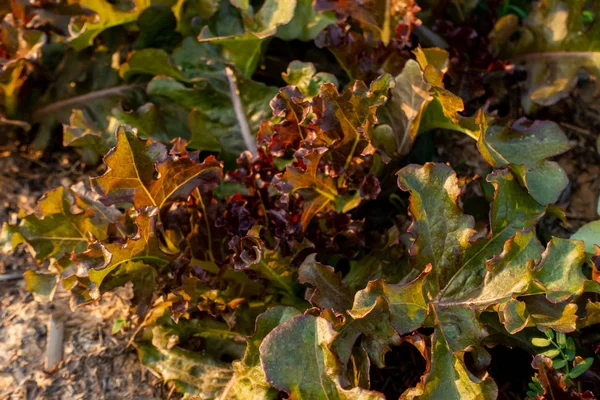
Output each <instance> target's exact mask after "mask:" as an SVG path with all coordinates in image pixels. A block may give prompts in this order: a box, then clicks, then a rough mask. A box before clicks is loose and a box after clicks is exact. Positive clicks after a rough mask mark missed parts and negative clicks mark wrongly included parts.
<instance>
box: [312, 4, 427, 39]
mask: <svg viewBox="0 0 600 400" xmlns="http://www.w3.org/2000/svg"><path fill="white" fill-rule="evenodd" d="M315 9H316V10H317V11H329V10H333V11H335V12H336V14H337V15H338V19H339V20H342V21H343V20H345V19H346V18H348V17H351V18H352V19H354V20H355V21H357V22H358V23H359V24H360V25H361V27H362V28H363V29H364V30H366V31H369V32H371V33H372V34H374V36H375V38H376V39H378V40H381V41H382V42H383V44H384V45H386V46H387V45H388V43H389V42H390V39H391V38H392V36H393V35H394V30H395V28H396V26H397V25H400V24H401V25H404V26H408V27H409V32H410V29H411V27H412V25H413V24H415V25H418V24H419V23H420V21H419V20H418V19H417V18H416V13H417V11H418V10H420V8H419V7H418V6H417V5H416V3H415V2H414V1H412V0H391V1H390V0H388V1H377V0H368V1H355V0H350V1H334V0H318V1H316V2H315Z"/></svg>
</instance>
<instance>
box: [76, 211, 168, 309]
mask: <svg viewBox="0 0 600 400" xmlns="http://www.w3.org/2000/svg"><path fill="white" fill-rule="evenodd" d="M135 223H136V225H137V232H136V234H135V236H134V237H133V238H128V239H127V241H126V242H125V243H124V244H120V243H105V244H102V243H100V242H96V243H94V244H92V245H91V246H90V249H89V250H87V251H86V252H83V253H81V254H77V255H75V256H73V257H72V258H71V259H72V261H73V262H74V264H75V266H76V267H77V277H78V278H84V279H89V281H90V296H91V298H98V297H99V296H100V294H101V293H102V286H101V285H102V283H103V281H104V279H105V278H106V277H107V276H108V275H109V274H110V273H111V272H113V271H114V270H115V269H117V268H123V270H122V271H119V272H117V276H118V275H121V274H127V270H128V269H130V268H132V267H134V269H137V268H135V267H137V265H133V266H130V265H128V263H129V262H132V261H140V262H143V263H145V264H149V265H155V266H158V267H164V266H165V265H166V264H168V262H169V261H170V260H171V259H172V258H173V257H172V256H170V255H168V254H166V253H164V252H163V251H161V249H160V245H159V241H158V238H157V237H156V229H155V223H156V209H154V208H149V209H145V210H142V211H141V212H140V214H139V215H138V216H137V218H136V219H135ZM142 270H143V269H142Z"/></svg>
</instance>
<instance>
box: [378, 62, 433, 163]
mask: <svg viewBox="0 0 600 400" xmlns="http://www.w3.org/2000/svg"><path fill="white" fill-rule="evenodd" d="M430 89H431V85H429V84H428V83H426V82H425V81H424V80H423V72H422V70H421V67H420V66H419V64H418V63H417V62H416V61H414V60H408V61H407V62H406V65H405V66H404V69H403V70H402V72H401V73H400V75H398V76H396V85H395V87H394V89H393V90H392V92H391V94H390V100H389V102H388V103H387V104H386V105H385V106H384V107H381V108H380V109H379V110H378V113H377V117H378V118H379V119H380V121H381V122H382V123H384V124H387V126H385V129H389V130H391V133H389V134H388V135H386V138H387V137H390V139H391V143H390V144H387V143H385V142H383V140H381V142H382V143H381V145H380V146H378V147H383V148H384V149H385V152H386V154H387V155H388V156H389V157H395V156H401V155H404V154H406V153H407V152H408V151H409V150H410V148H411V146H412V143H413V142H414V140H415V138H416V136H417V134H418V133H419V128H420V122H421V117H422V116H423V111H424V110H425V108H426V107H427V105H428V104H429V102H430V101H431V100H432V98H433V97H432V95H431V94H430ZM377 129H378V130H382V129H384V126H380V127H378V128H377ZM380 134H381V135H383V132H380ZM388 140H389V139H388Z"/></svg>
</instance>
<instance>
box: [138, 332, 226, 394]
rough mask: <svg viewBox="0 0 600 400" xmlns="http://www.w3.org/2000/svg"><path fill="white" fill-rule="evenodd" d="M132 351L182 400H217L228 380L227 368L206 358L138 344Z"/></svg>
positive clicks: (187, 352)
mask: <svg viewBox="0 0 600 400" xmlns="http://www.w3.org/2000/svg"><path fill="white" fill-rule="evenodd" d="M136 347H137V351H138V355H139V357H140V360H141V361H142V363H143V364H144V365H145V366H146V367H148V368H152V369H153V370H155V371H156V372H158V373H159V374H160V375H161V376H162V377H163V379H164V380H165V381H167V382H169V381H170V382H173V384H174V385H175V387H176V388H177V390H178V391H180V392H181V393H183V394H184V397H183V398H184V399H191V398H195V397H198V398H201V399H215V398H218V397H219V395H220V394H221V393H222V392H223V390H224V389H225V387H226V386H227V384H228V382H229V380H230V379H231V377H232V373H233V371H232V369H231V366H230V365H229V364H226V363H223V362H221V361H217V360H215V359H214V358H213V357H212V356H210V355H209V354H205V353H194V352H191V351H187V350H184V349H181V348H177V347H174V348H172V349H166V348H157V347H154V346H153V345H151V344H142V343H139V344H137V345H136Z"/></svg>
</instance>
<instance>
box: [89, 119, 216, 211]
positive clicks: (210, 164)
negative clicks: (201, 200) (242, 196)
mask: <svg viewBox="0 0 600 400" xmlns="http://www.w3.org/2000/svg"><path fill="white" fill-rule="evenodd" d="M104 162H105V163H106V165H107V166H108V170H107V171H106V172H105V173H104V175H102V176H100V177H98V178H93V179H92V183H93V185H94V189H95V190H96V191H97V192H98V193H100V194H101V195H102V196H103V197H104V202H105V203H107V204H114V203H118V202H131V203H133V205H134V206H135V207H136V208H142V207H148V206H155V207H158V208H162V206H163V205H164V204H165V203H166V202H167V201H168V200H185V199H186V198H187V197H188V196H189V194H190V193H191V192H192V190H194V189H195V188H196V187H202V190H203V191H210V190H212V189H214V188H215V187H216V186H217V185H218V184H219V182H220V180H221V166H220V164H219V163H218V162H217V161H216V160H215V159H214V158H213V157H209V158H207V159H206V160H205V161H204V162H203V163H200V162H197V161H193V160H192V159H191V158H189V157H188V156H187V155H174V156H173V155H167V151H166V147H165V146H164V145H162V144H160V143H157V142H152V141H150V140H142V139H139V138H138V137H137V134H136V133H135V132H133V131H131V130H129V129H128V128H127V127H125V126H120V127H119V128H118V129H117V146H116V147H115V148H113V149H112V150H111V151H110V152H109V153H108V154H107V155H106V156H105V157H104Z"/></svg>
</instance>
